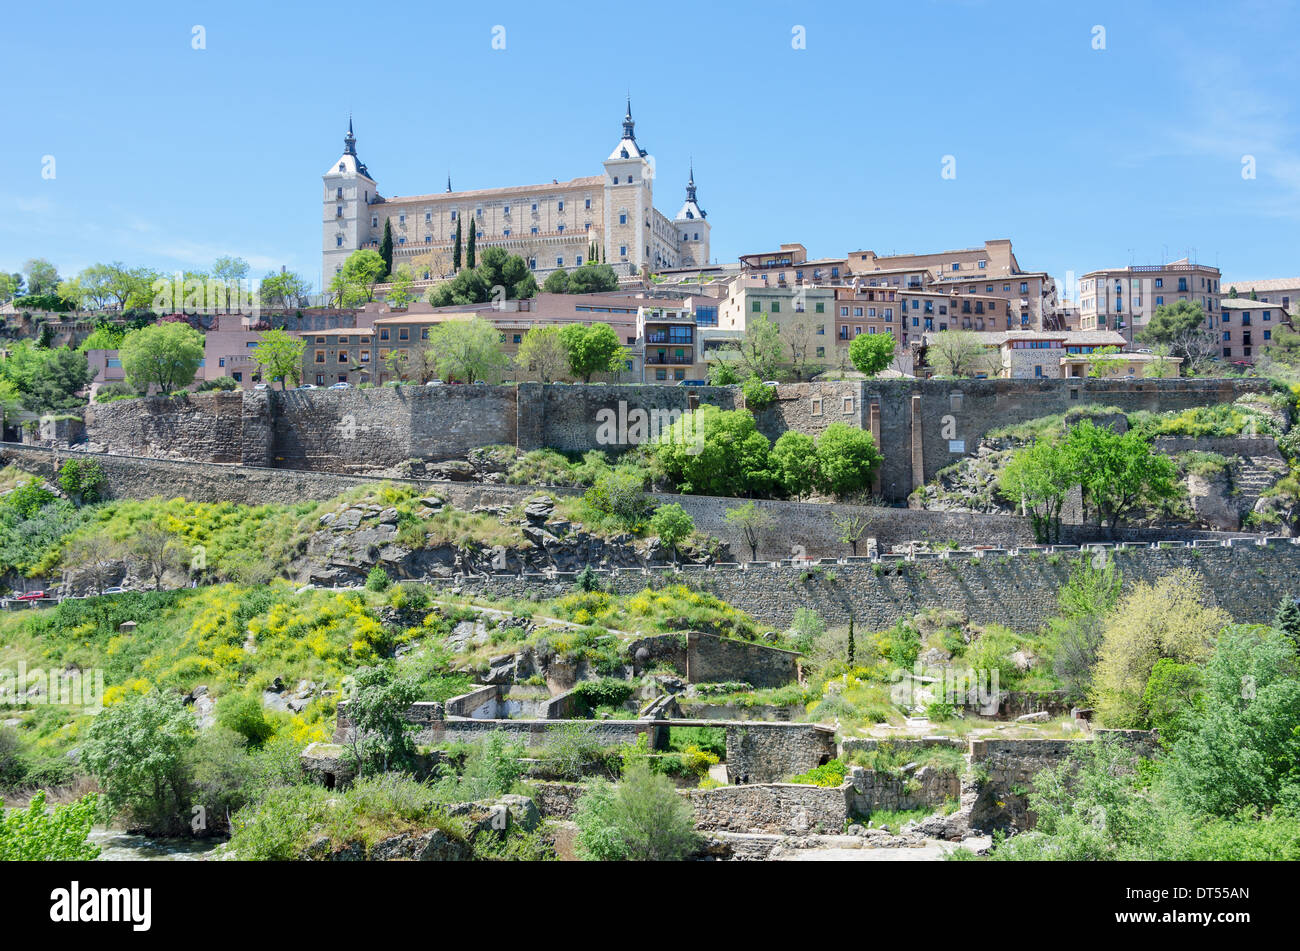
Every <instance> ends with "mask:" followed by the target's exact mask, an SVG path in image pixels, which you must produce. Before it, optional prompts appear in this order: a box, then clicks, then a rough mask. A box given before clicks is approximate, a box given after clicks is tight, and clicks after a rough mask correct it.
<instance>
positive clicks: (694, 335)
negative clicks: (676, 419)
mask: <svg viewBox="0 0 1300 951" xmlns="http://www.w3.org/2000/svg"><path fill="white" fill-rule="evenodd" d="M636 325H637V347H638V348H639V349H640V350H641V352H642V354H643V360H642V364H643V371H642V382H644V383H680V382H682V381H683V380H702V379H705V378H707V376H708V370H707V368H706V367H705V365H704V359H703V356H702V352H701V349H700V341H699V328H698V327H697V326H696V319H695V314H693V313H692V312H691V310H690V308H689V307H688V306H682V307H672V306H660V305H645V306H643V307H641V308H640V310H639V311H638V313H637V321H636Z"/></svg>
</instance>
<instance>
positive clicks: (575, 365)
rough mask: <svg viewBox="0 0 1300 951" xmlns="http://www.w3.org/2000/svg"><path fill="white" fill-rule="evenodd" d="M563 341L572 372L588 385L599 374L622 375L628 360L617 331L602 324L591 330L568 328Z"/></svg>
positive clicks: (582, 326)
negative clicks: (624, 363) (624, 364)
mask: <svg viewBox="0 0 1300 951" xmlns="http://www.w3.org/2000/svg"><path fill="white" fill-rule="evenodd" d="M560 341H561V342H562V343H563V344H564V348H565V350H566V351H568V354H569V369H570V371H571V372H572V373H573V375H574V376H575V377H580V378H581V379H582V382H584V383H590V382H591V378H592V376H593V375H594V374H597V373H617V372H619V371H620V370H622V369H623V361H625V360H626V359H627V354H626V352H625V351H624V350H623V346H622V345H621V344H620V343H619V340H618V334H617V333H615V331H614V328H613V327H611V326H610V325H609V324H606V323H601V322H599V321H598V322H596V323H594V324H591V325H590V326H588V325H586V324H566V325H565V326H564V328H563V329H562V330H561V331H560Z"/></svg>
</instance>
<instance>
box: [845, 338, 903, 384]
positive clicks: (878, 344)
mask: <svg viewBox="0 0 1300 951" xmlns="http://www.w3.org/2000/svg"><path fill="white" fill-rule="evenodd" d="M894 347H895V342H894V335H893V334H889V333H886V334H858V335H857V336H856V337H854V338H853V342H852V343H851V344H849V359H850V360H852V361H853V365H854V366H855V367H857V369H858V372H859V373H865V374H866V375H867V376H875V375H876V374H877V373H879V372H880V371H881V370H883V369H885V368H886V367H887V366H889V364H890V363H891V362H893V359H894Z"/></svg>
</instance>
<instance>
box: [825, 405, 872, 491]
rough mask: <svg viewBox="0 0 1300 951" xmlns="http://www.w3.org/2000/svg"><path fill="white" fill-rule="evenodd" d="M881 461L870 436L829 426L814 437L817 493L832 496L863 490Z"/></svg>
mask: <svg viewBox="0 0 1300 951" xmlns="http://www.w3.org/2000/svg"><path fill="white" fill-rule="evenodd" d="M882 461H883V457H882V456H881V455H880V450H879V449H877V448H876V442H875V440H874V439H872V438H871V433H869V432H866V431H865V430H862V429H858V428H857V427H856V426H850V425H848V424H847V423H831V424H830V425H829V426H827V427H826V429H825V430H824V431H823V432H822V434H821V435H820V436H818V437H817V472H816V485H817V489H818V490H819V491H821V492H825V493H827V494H834V495H847V494H849V493H851V492H858V491H860V490H862V489H865V488H867V487H868V486H870V485H871V478H872V476H873V475H874V474H875V472H876V470H877V469H878V468H879V467H880V463H881V462H882Z"/></svg>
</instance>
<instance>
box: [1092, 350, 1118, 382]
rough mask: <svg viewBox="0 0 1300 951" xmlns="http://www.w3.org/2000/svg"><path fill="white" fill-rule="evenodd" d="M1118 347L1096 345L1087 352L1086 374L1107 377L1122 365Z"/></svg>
mask: <svg viewBox="0 0 1300 951" xmlns="http://www.w3.org/2000/svg"><path fill="white" fill-rule="evenodd" d="M1119 352H1120V349H1119V347H1098V348H1097V349H1095V350H1093V351H1092V353H1090V354H1088V376H1090V377H1107V376H1110V375H1111V374H1112V373H1114V371H1115V370H1116V369H1117V368H1118V367H1122V366H1123V365H1124V358H1123V357H1122V356H1119Z"/></svg>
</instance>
